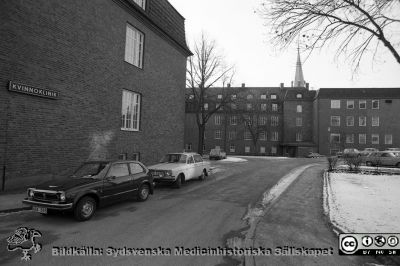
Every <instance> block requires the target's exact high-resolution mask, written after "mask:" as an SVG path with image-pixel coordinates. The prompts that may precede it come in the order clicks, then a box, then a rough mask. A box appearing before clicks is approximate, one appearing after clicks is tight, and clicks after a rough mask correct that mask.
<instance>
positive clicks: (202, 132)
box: [197, 124, 206, 155]
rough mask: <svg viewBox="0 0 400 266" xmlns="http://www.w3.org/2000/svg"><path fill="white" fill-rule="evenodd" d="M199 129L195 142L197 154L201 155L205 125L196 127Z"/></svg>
mask: <svg viewBox="0 0 400 266" xmlns="http://www.w3.org/2000/svg"><path fill="white" fill-rule="evenodd" d="M198 128H199V136H198V142H197V153H198V154H200V155H203V144H204V131H205V129H206V126H205V125H201V124H200V125H198Z"/></svg>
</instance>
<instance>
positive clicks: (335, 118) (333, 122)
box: [331, 116, 340, 127]
mask: <svg viewBox="0 0 400 266" xmlns="http://www.w3.org/2000/svg"><path fill="white" fill-rule="evenodd" d="M331 126H333V127H339V126H340V116H331Z"/></svg>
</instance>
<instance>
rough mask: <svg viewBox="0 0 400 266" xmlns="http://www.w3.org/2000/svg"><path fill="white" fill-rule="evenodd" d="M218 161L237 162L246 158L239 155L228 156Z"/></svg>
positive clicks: (244, 160)
mask: <svg viewBox="0 0 400 266" xmlns="http://www.w3.org/2000/svg"><path fill="white" fill-rule="evenodd" d="M220 162H235V163H238V162H247V160H246V159H242V158H239V157H230V156H229V157H227V158H226V159H222V160H220Z"/></svg>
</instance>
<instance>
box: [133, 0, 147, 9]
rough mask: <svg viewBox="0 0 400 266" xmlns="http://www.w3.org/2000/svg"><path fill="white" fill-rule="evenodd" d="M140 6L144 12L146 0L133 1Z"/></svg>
mask: <svg viewBox="0 0 400 266" xmlns="http://www.w3.org/2000/svg"><path fill="white" fill-rule="evenodd" d="M133 2H135V3H136V4H137V5H138V6H140V7H141V8H143V10H145V9H146V0H133Z"/></svg>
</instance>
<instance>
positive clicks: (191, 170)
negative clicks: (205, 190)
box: [149, 152, 210, 188]
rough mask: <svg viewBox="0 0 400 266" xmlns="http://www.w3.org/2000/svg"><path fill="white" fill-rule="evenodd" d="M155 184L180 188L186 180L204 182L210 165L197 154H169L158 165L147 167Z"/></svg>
mask: <svg viewBox="0 0 400 266" xmlns="http://www.w3.org/2000/svg"><path fill="white" fill-rule="evenodd" d="M149 169H150V172H151V174H152V175H153V178H154V182H156V183H171V184H174V185H175V187H177V188H180V187H181V186H182V183H184V182H185V181H186V180H190V179H195V178H199V179H200V180H204V179H205V178H206V176H208V174H209V173H210V163H209V162H207V161H203V158H202V157H201V155H200V154H197V153H188V152H185V153H169V154H166V155H165V156H164V157H163V158H162V159H161V161H160V163H159V164H156V165H152V166H150V167H149Z"/></svg>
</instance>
